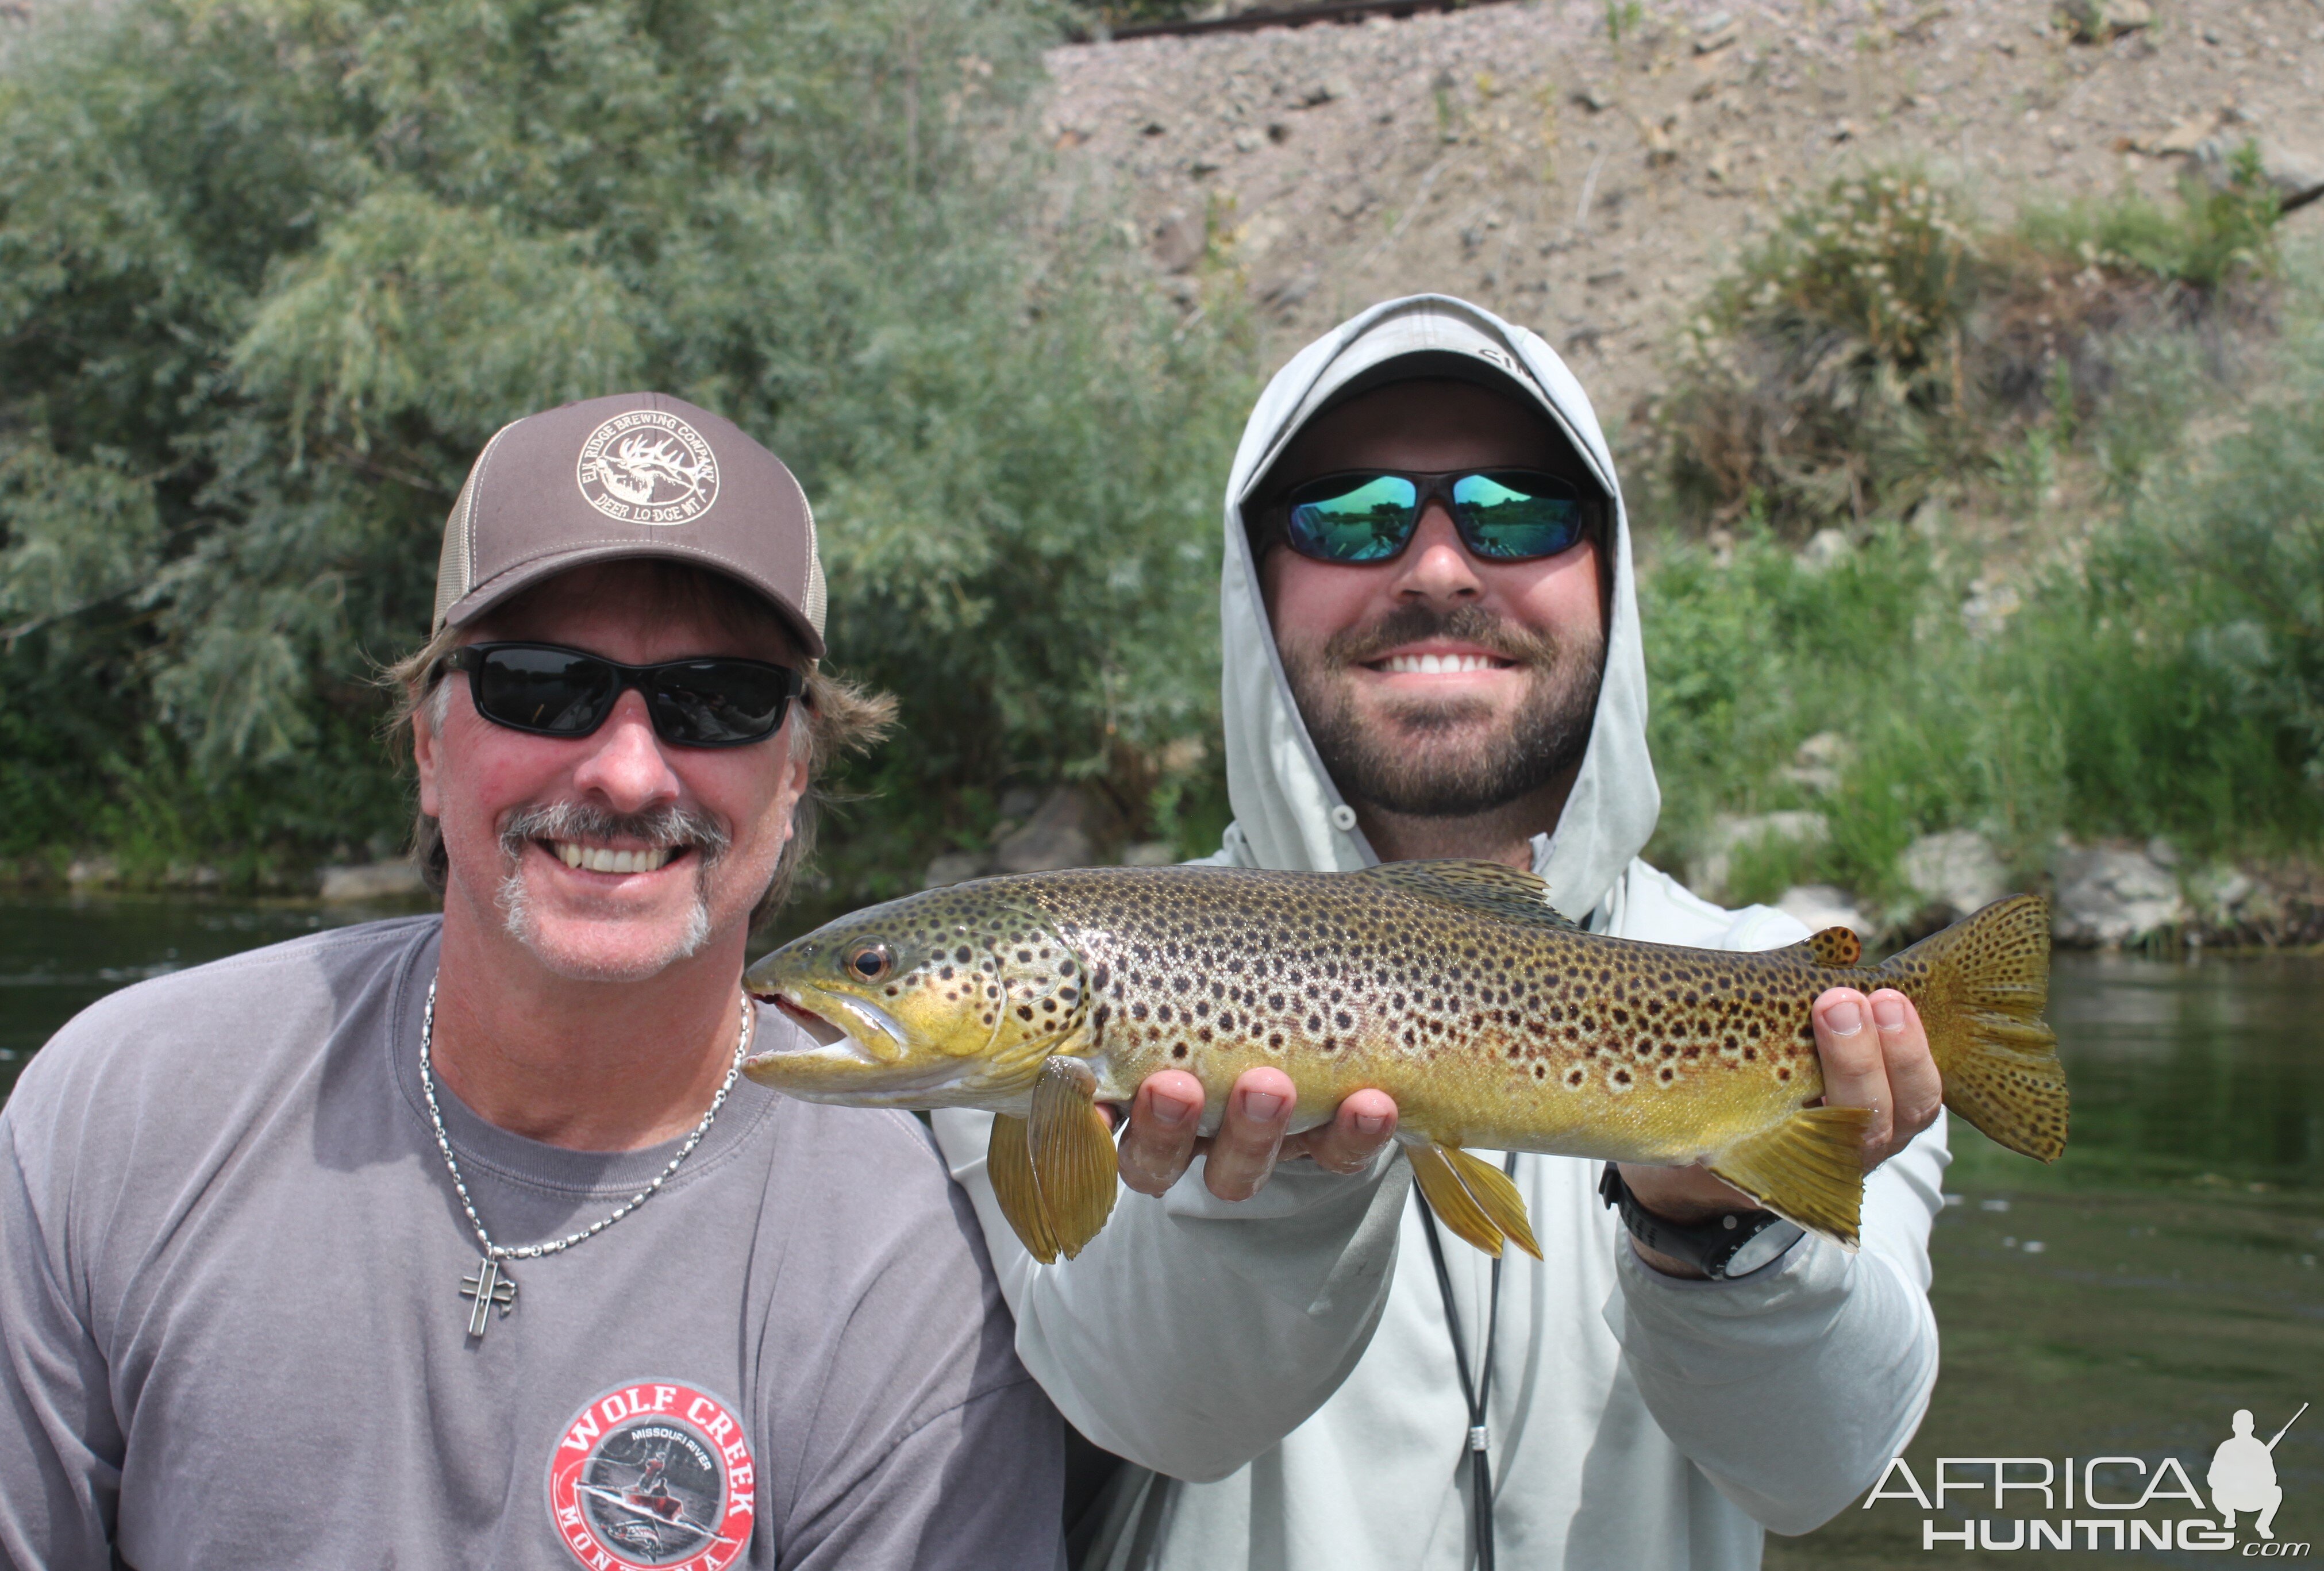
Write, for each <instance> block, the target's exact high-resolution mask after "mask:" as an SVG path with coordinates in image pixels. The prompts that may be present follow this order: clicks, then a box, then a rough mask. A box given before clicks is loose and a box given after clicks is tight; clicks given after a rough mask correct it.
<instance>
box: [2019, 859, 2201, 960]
mask: <svg viewBox="0 0 2324 1571" xmlns="http://www.w3.org/2000/svg"><path fill="white" fill-rule="evenodd" d="M2051 873H2052V877H2053V878H2054V880H2055V892H2054V894H2053V896H2052V932H2053V933H2054V935H2055V936H2056V938H2057V941H2058V942H2060V943H2067V944H2082V945H2089V946H2093V947H2102V948H2108V949H2112V948H2118V947H2120V946H2121V945H2123V944H2126V943H2136V942H2140V941H2141V940H2143V939H2145V938H2149V937H2152V936H2153V934H2155V933H2158V932H2163V931H2165V930H2167V929H2170V928H2174V927H2178V926H2180V925H2181V923H2185V922H2186V920H2187V918H2188V915H2189V912H2188V909H2187V903H2186V901H2185V900H2184V899H2183V898H2182V897H2181V895H2180V893H2179V880H2178V879H2177V878H2176V877H2173V876H2172V872H2171V870H2170V869H2169V868H2165V867H2163V865H2162V864H2161V863H2160V862H2158V861H2157V860H2156V859H2155V858H2154V857H2153V855H2152V854H2151V852H2150V851H2148V850H2132V849H2130V848H2128V847H2122V846H2091V847H2089V848H2088V849H2087V850H2085V849H2081V848H2077V847H2069V848H2066V849H2064V850H2061V851H2059V853H2058V856H2057V859H2056V861H2055V862H2054V863H2053V864H2052V868H2051Z"/></svg>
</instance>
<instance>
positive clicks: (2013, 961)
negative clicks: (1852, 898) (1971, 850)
mask: <svg viewBox="0 0 2324 1571" xmlns="http://www.w3.org/2000/svg"><path fill="white" fill-rule="evenodd" d="M1876 974H1877V976H1878V978H1879V980H1878V982H1877V983H1876V984H1875V985H1876V986H1889V987H1895V988H1897V989H1899V990H1900V991H1902V992H1904V993H1905V994H1907V995H1909V996H1910V997H1912V998H1913V1000H1914V1002H1915V1003H1916V1004H1918V1005H1919V1006H1921V1021H1922V1024H1923V1025H1925V1026H1926V1027H1927V1028H1928V1033H1929V1052H1930V1053H1931V1054H1932V1056H1933V1057H1934V1058H1935V1059H1936V1061H1937V1072H1938V1073H1939V1074H1941V1075H1942V1076H1943V1077H1944V1082H1945V1106H1946V1107H1950V1108H1951V1109H1952V1110H1953V1111H1954V1112H1955V1113H1957V1114H1959V1115H1960V1116H1962V1117H1963V1118H1966V1119H1968V1120H1969V1123H1970V1124H1971V1125H1974V1126H1975V1127H1976V1128H1977V1129H1978V1132H1979V1133H1981V1134H1983V1135H1986V1136H1987V1138H1988V1139H1990V1140H1992V1141H1994V1142H1995V1143H1997V1144H2001V1145H2006V1146H2007V1147H2008V1148H2009V1149H2010V1150H2012V1151H2015V1152H2018V1153H2023V1154H2024V1155H2026V1156H2031V1157H2034V1158H2037V1159H2039V1160H2041V1161H2043V1162H2054V1161H2056V1160H2057V1158H2058V1153H2061V1152H2062V1151H2064V1150H2065V1149H2066V1123H2067V1111H2068V1109H2067V1098H2066V1070H2065V1066H2064V1065H2063V1064H2061V1063H2060V1062H2059V1061H2058V1038H2057V1034H2055V1033H2054V1032H2052V1030H2051V1029H2050V1026H2049V1024H2048V1022H2046V1021H2044V1020H2043V1018H2042V1010H2043V1006H2044V1005H2045V1004H2047V1003H2048V1002H2049V997H2050V904H2049V902H2048V901H2046V900H2043V899H2041V898H2039V897H2038V896H2032V895H2014V896H2010V897H2009V898H2008V899H2006V900H2000V901H1996V902H1995V903H1994V904H1993V905H1988V906H1987V907H1986V908H1985V909H1984V910H1982V911H1980V912H1978V913H1977V914H1975V915H1974V916H1971V917H1969V918H1968V919H1967V920H1965V921H1962V922H1957V923H1954V924H1953V925H1952V926H1950V927H1948V928H1946V929H1945V930H1944V931H1943V932H1938V933H1932V934H1931V935H1930V936H1929V937H1927V938H1924V939H1923V940H1922V941H1921V942H1918V943H1916V944H1914V946H1913V947H1912V948H1910V949H1908V950H1906V951H1904V952H1903V953H1902V954H1899V955H1897V956H1895V958H1894V959H1892V960H1888V961H1887V962H1886V963H1885V964H1883V965H1881V966H1880V967H1879V968H1877V973H1876Z"/></svg>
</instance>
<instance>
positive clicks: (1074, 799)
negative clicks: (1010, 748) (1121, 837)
mask: <svg viewBox="0 0 2324 1571" xmlns="http://www.w3.org/2000/svg"><path fill="white" fill-rule="evenodd" d="M1114 818H1115V814H1114V813H1113V811H1112V809H1111V806H1110V805H1108V804H1106V803H1105V802H1104V801H1103V800H1102V798H1101V797H1099V796H1098V795H1097V794H1096V793H1095V792H1093V791H1090V790H1088V789H1086V788H1084V787H1083V786H1079V785H1060V786H1059V787H1057V789H1056V790H1055V791H1052V792H1050V793H1049V795H1047V796H1046V797H1044V798H1043V799H1042V802H1041V805H1040V806H1038V807H1037V808H1035V809H1034V810H1033V816H1032V817H1030V818H1028V819H1027V820H1026V821H1025V826H1024V827H1023V828H1022V829H1019V830H1017V831H1014V832H1013V833H1010V834H1009V835H1008V836H1006V837H1004V838H1003V839H1002V840H1001V842H1000V843H999V844H998V845H996V846H994V847H993V848H992V870H993V871H994V872H996V873H1047V872H1052V871H1054V870H1056V868H1086V867H1088V866H1089V865H1090V864H1091V862H1092V861H1093V860H1094V859H1095V858H1096V856H1097V848H1098V842H1099V841H1102V840H1104V839H1106V838H1107V837H1108V836H1109V834H1118V833H1119V832H1120V831H1119V829H1118V828H1117V826H1116V824H1115V822H1114Z"/></svg>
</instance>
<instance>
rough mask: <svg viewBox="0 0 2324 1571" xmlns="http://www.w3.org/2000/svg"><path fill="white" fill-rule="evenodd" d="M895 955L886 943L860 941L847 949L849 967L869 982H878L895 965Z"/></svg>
mask: <svg viewBox="0 0 2324 1571" xmlns="http://www.w3.org/2000/svg"><path fill="white" fill-rule="evenodd" d="M895 963H896V960H895V957H894V956H893V955H891V954H890V953H889V952H888V946H887V945H886V944H884V943H879V942H872V943H859V944H857V945H856V946H855V947H854V948H853V949H852V950H849V951H847V969H848V970H849V971H850V972H852V973H853V974H854V975H855V976H858V977H861V978H863V980H865V981H867V982H876V981H878V980H879V979H880V978H882V977H884V976H886V975H887V974H888V972H889V970H890V969H891V968H892V967H893V966H894V965H895Z"/></svg>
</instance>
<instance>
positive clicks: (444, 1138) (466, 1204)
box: [420, 978, 759, 1337]
mask: <svg viewBox="0 0 2324 1571" xmlns="http://www.w3.org/2000/svg"><path fill="white" fill-rule="evenodd" d="M758 1024H759V1021H758V1011H757V1010H755V1009H753V1008H752V1007H751V996H750V995H749V994H748V993H745V994H743V995H742V1034H741V1036H740V1038H739V1039H738V1040H737V1041H736V1042H735V1043H734V1061H733V1063H731V1064H729V1065H727V1066H726V1079H725V1080H724V1082H723V1083H722V1084H721V1085H720V1086H719V1088H718V1094H717V1095H716V1096H715V1097H713V1098H710V1111H708V1112H707V1113H705V1114H704V1115H703V1116H702V1122H701V1123H699V1124H696V1125H695V1126H694V1133H693V1134H691V1135H687V1137H686V1144H683V1145H681V1146H679V1147H678V1154H677V1155H676V1156H673V1157H671V1158H670V1159H669V1166H668V1167H665V1168H663V1169H662V1170H661V1171H659V1172H658V1173H656V1174H655V1175H654V1179H653V1181H652V1182H651V1183H650V1184H648V1185H646V1187H645V1188H643V1189H641V1190H639V1191H638V1192H637V1193H636V1194H634V1195H632V1196H631V1197H630V1198H629V1199H626V1200H623V1201H622V1203H621V1204H620V1205H618V1206H616V1207H614V1208H613V1215H612V1216H610V1217H600V1218H599V1219H598V1220H596V1221H595V1222H592V1223H591V1224H590V1225H589V1226H586V1227H584V1228H582V1229H581V1230H580V1231H579V1232H578V1233H567V1235H566V1236H564V1237H562V1238H558V1239H555V1240H552V1241H551V1242H549V1243H547V1244H527V1245H521V1246H520V1247H517V1248H511V1247H510V1246H509V1245H505V1244H495V1243H493V1236H492V1235H491V1234H490V1233H487V1232H485V1231H484V1218H483V1217H479V1216H477V1215H476V1202H475V1199H473V1198H472V1197H471V1196H470V1195H469V1193H468V1182H467V1181H466V1179H464V1178H462V1177H461V1176H460V1159H459V1158H458V1157H456V1156H454V1155H453V1154H452V1137H451V1136H450V1135H447V1133H445V1130H444V1113H443V1110H442V1109H441V1108H440V1107H437V1105H436V1078H435V1075H434V1073H433V1072H432V1070H430V1068H429V1050H430V1048H431V1047H433V1045H434V1043H435V1039H436V983H435V980H434V979H433V978H430V979H429V983H428V1007H427V1010H426V1012H425V1013H423V1014H422V1015H420V1090H421V1091H422V1092H423V1093H425V1094H426V1096H427V1098H428V1122H429V1124H430V1125H434V1127H435V1130H436V1149H437V1150H438V1151H439V1152H441V1153H443V1155H444V1168H445V1171H447V1172H449V1173H450V1174H451V1175H452V1188H453V1189H455V1190H457V1191H458V1192H459V1196H460V1209H462V1210H463V1211H466V1213H467V1214H468V1226H471V1227H474V1228H475V1230H476V1242H477V1243H479V1244H481V1245H484V1258H483V1259H482V1260H480V1261H478V1262H477V1263H476V1272H475V1275H474V1276H464V1277H462V1278H461V1279H460V1296H461V1297H462V1298H464V1299H472V1300H475V1308H474V1309H472V1310H471V1311H470V1313H469V1315H468V1335H469V1336H471V1337H482V1336H483V1335H484V1328H485V1326H486V1325H487V1324H488V1323H489V1322H490V1320H491V1318H492V1311H493V1309H499V1310H500V1312H501V1317H502V1318H503V1319H505V1318H508V1316H509V1314H510V1313H511V1312H512V1311H513V1310H514V1309H516V1283H515V1282H514V1281H513V1280H512V1279H511V1278H510V1276H509V1274H508V1273H507V1272H504V1271H503V1270H502V1269H501V1262H503V1261H504V1260H539V1259H540V1258H541V1257H542V1256H543V1255H549V1254H562V1253H563V1252H564V1251H566V1250H567V1249H570V1248H572V1247H573V1246H574V1245H576V1244H578V1243H581V1242H582V1241H583V1240H585V1239H589V1238H595V1236H597V1235H598V1234H600V1233H603V1232H604V1230H605V1229H606V1228H608V1227H610V1226H613V1224H614V1223H616V1222H618V1221H620V1220H621V1219H622V1217H626V1216H628V1215H629V1214H630V1213H631V1212H632V1211H634V1210H636V1209H637V1208H639V1207H640V1206H642V1205H644V1204H645V1203H646V1202H647V1201H648V1200H650V1199H653V1197H654V1193H655V1191H656V1190H659V1189H660V1188H661V1186H662V1185H663V1184H665V1183H668V1182H669V1177H670V1175H671V1174H672V1173H674V1172H676V1171H678V1167H679V1165H680V1164H681V1163H683V1162H685V1161H686V1159H687V1157H689V1156H691V1155H693V1154H694V1148H695V1147H696V1146H697V1145H699V1144H702V1137H703V1136H704V1135H707V1134H709V1133H710V1125H711V1121H712V1120H713V1119H715V1118H716V1117H717V1116H718V1109H719V1108H721V1107H724V1106H725V1105H726V1094H727V1093H728V1092H729V1091H732V1090H733V1089H734V1077H735V1076H736V1075H739V1074H741V1073H742V1060H743V1059H744V1058H745V1057H747V1056H748V1055H749V1053H750V1051H751V1039H752V1037H753V1036H754V1035H756V1034H757V1033H758Z"/></svg>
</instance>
